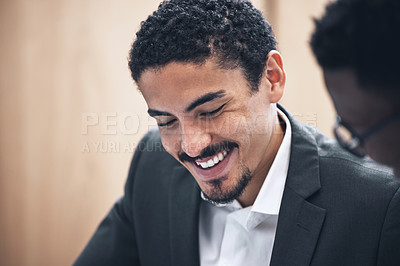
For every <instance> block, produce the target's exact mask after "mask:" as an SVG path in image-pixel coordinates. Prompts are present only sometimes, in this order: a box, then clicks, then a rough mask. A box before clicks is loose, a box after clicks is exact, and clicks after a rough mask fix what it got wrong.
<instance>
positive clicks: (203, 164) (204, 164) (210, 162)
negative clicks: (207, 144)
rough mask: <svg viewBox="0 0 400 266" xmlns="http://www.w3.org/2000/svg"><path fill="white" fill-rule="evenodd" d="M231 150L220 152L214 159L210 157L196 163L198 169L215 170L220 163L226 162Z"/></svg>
mask: <svg viewBox="0 0 400 266" xmlns="http://www.w3.org/2000/svg"><path fill="white" fill-rule="evenodd" d="M229 151H230V150H223V151H220V152H218V153H217V154H216V155H215V156H214V157H208V158H205V159H204V158H203V159H199V160H196V161H195V163H196V165H197V166H198V167H200V168H202V169H209V168H213V167H215V166H216V165H218V164H219V163H220V162H222V161H224V159H225V157H226V156H227V155H228V153H229Z"/></svg>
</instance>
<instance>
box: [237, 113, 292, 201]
mask: <svg viewBox="0 0 400 266" xmlns="http://www.w3.org/2000/svg"><path fill="white" fill-rule="evenodd" d="M284 129H285V124H284V123H283V124H281V123H280V121H279V119H278V117H277V118H276V123H274V130H273V133H272V136H271V140H270V144H269V146H268V150H267V152H266V154H265V157H264V160H262V163H261V164H262V165H260V168H259V169H258V171H256V172H254V173H253V178H252V179H251V181H250V182H249V184H248V185H247V187H246V189H245V191H244V192H243V194H242V195H241V196H240V197H239V198H238V199H237V200H238V201H239V203H240V204H241V205H242V207H243V208H245V207H248V206H251V205H253V203H254V202H255V200H256V198H257V195H258V193H259V191H260V189H261V187H262V185H263V183H264V181H265V178H266V177H267V175H268V172H269V169H270V168H271V166H272V163H273V162H274V159H275V156H276V154H277V153H278V150H279V148H280V146H281V143H282V141H283V138H284Z"/></svg>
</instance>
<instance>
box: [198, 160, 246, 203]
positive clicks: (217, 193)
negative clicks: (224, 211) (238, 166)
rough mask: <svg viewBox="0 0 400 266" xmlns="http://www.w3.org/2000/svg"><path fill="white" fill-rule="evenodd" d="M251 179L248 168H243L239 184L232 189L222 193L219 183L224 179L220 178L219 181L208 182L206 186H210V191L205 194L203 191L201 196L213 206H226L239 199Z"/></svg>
mask: <svg viewBox="0 0 400 266" xmlns="http://www.w3.org/2000/svg"><path fill="white" fill-rule="evenodd" d="M252 178H253V175H252V174H251V172H250V170H249V168H247V167H245V168H244V171H243V173H242V176H241V178H240V179H239V183H238V184H237V185H236V186H235V187H233V188H232V189H231V190H229V191H223V190H222V188H221V183H222V181H223V180H225V179H226V177H222V178H219V179H215V180H212V181H209V182H208V184H209V185H211V186H212V187H213V188H212V191H210V193H208V194H206V193H205V192H204V191H203V196H204V198H205V199H206V200H207V201H210V202H212V203H214V204H228V203H231V202H232V201H234V200H235V199H237V198H239V197H240V196H241V195H242V194H243V192H244V190H245V189H246V187H247V185H248V184H249V182H250V180H251V179H252Z"/></svg>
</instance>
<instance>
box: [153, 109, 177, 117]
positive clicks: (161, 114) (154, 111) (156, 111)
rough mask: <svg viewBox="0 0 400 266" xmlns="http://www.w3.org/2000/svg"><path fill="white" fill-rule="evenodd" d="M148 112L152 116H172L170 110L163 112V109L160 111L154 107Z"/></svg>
mask: <svg viewBox="0 0 400 266" xmlns="http://www.w3.org/2000/svg"><path fill="white" fill-rule="evenodd" d="M147 113H148V114H149V115H150V116H151V117H154V116H172V114H171V113H168V112H162V111H158V110H154V109H149V110H147Z"/></svg>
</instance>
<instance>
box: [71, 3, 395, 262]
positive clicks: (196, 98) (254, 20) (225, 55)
mask: <svg viewBox="0 0 400 266" xmlns="http://www.w3.org/2000/svg"><path fill="white" fill-rule="evenodd" d="M129 66H130V69H131V72H132V77H133V79H134V80H135V82H136V83H137V85H138V88H139V90H140V91H141V92H142V94H143V97H144V98H145V100H146V102H147V105H148V113H149V115H150V116H152V117H154V118H155V119H156V121H157V123H158V130H156V131H150V132H149V133H148V134H147V135H146V136H145V137H144V138H143V140H142V142H141V143H140V145H138V148H137V150H136V152H135V155H134V158H133V161H132V165H131V169H130V172H129V177H128V180H127V183H126V186H125V194H124V196H123V197H122V198H121V199H120V200H119V201H118V202H117V203H116V204H115V206H114V207H113V208H112V210H111V211H110V213H109V214H108V215H107V217H106V218H105V219H104V221H103V222H102V223H101V225H100V226H99V228H98V230H97V231H96V233H95V234H94V236H93V238H92V239H91V241H90V242H89V244H88V245H87V247H86V248H85V250H84V251H83V253H82V254H81V256H80V257H79V258H78V260H77V261H76V263H75V265H154V266H158V265H178V266H179V265H182V266H187V265H190V266H192V265H203V266H205V265H229V266H235V265H237V266H242V265H252V266H253V265H254V266H257V265H276V266H285V265H287V266H293V265H296V266H297V265H299V266H301V265H324V266H329V265H332V266H336V265H345V266H346V265H348V266H357V265H359V266H364V265H397V263H398V261H400V257H399V252H398V251H397V247H398V246H399V243H400V242H399V241H400V238H396V237H394V236H395V234H393V232H398V231H399V228H400V224H399V223H398V221H399V220H400V213H399V212H398V211H397V210H400V199H399V196H398V194H399V192H398V191H399V185H400V184H399V183H398V182H397V181H396V180H394V179H393V178H392V176H391V175H390V174H389V173H388V171H387V169H383V168H379V167H377V166H376V165H375V164H373V163H372V162H371V161H370V160H363V159H359V158H357V157H353V156H351V155H349V154H348V153H346V152H344V151H342V149H341V148H340V146H339V145H338V144H337V143H336V142H335V141H333V140H330V139H329V138H327V137H325V136H324V135H322V134H321V133H320V132H318V131H317V130H316V129H314V128H311V127H308V126H306V125H302V124H300V123H299V122H297V121H296V120H295V119H294V118H293V117H292V116H291V115H290V113H289V112H288V111H286V110H285V109H284V108H283V107H282V106H280V105H278V101H279V100H280V99H281V97H282V95H283V91H284V88H285V83H286V73H285V70H284V67H283V60H282V56H281V55H280V54H279V52H277V50H276V41H275V37H274V35H273V32H272V29H271V26H270V25H269V24H268V22H267V21H266V20H265V19H264V18H263V17H262V15H261V13H260V12H259V11H258V10H256V9H255V8H254V7H253V6H252V4H251V3H250V2H247V1H243V0H210V1H205V0H171V1H165V2H163V3H161V4H160V6H159V8H158V10H157V11H155V12H154V13H153V14H152V15H150V16H149V17H148V18H147V20H146V21H144V22H143V23H142V25H141V29H140V30H139V32H138V33H137V38H136V40H135V41H134V43H133V45H132V49H131V51H130V56H129ZM160 143H162V147H163V148H161V145H160ZM396 193H397V194H396ZM396 195H397V196H396Z"/></svg>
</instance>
